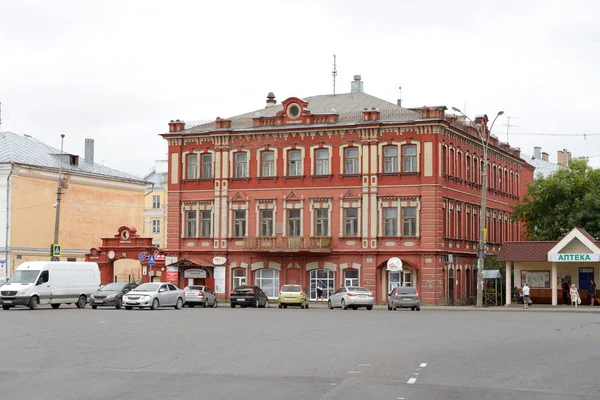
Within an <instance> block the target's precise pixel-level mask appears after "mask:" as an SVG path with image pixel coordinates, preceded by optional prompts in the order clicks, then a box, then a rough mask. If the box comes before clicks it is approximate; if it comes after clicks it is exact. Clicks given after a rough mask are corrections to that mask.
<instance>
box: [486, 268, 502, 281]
mask: <svg viewBox="0 0 600 400" xmlns="http://www.w3.org/2000/svg"><path fill="white" fill-rule="evenodd" d="M483 279H502V274H500V270H498V269H486V270H484V271H483Z"/></svg>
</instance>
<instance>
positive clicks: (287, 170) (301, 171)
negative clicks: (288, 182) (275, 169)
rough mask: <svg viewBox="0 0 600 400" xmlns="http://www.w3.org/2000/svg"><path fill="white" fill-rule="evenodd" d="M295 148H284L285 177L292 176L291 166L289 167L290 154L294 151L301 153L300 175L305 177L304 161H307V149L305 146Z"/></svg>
mask: <svg viewBox="0 0 600 400" xmlns="http://www.w3.org/2000/svg"><path fill="white" fill-rule="evenodd" d="M294 147H295V148H292V146H287V147H284V148H283V176H291V175H290V172H289V165H288V152H289V151H292V150H298V151H300V163H301V165H300V175H299V176H302V175H304V160H305V159H306V148H305V147H304V146H298V145H294Z"/></svg>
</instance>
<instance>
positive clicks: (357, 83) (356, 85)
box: [350, 75, 363, 93]
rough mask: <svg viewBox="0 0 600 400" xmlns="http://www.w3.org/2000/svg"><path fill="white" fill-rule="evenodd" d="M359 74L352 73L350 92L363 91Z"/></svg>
mask: <svg viewBox="0 0 600 400" xmlns="http://www.w3.org/2000/svg"><path fill="white" fill-rule="evenodd" d="M360 78H361V77H360V75H354V80H353V81H352V83H351V84H350V92H351V93H362V92H363V82H362V81H361V80H360Z"/></svg>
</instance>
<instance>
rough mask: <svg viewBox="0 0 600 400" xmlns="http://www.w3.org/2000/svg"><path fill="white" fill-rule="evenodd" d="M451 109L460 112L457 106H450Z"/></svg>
mask: <svg viewBox="0 0 600 400" xmlns="http://www.w3.org/2000/svg"><path fill="white" fill-rule="evenodd" d="M452 110H453V111H456V112H460V110H459V109H458V108H456V107H452Z"/></svg>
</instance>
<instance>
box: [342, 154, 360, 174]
mask: <svg viewBox="0 0 600 400" xmlns="http://www.w3.org/2000/svg"><path fill="white" fill-rule="evenodd" d="M344 173H345V174H358V148H357V147H347V148H346V149H345V150H344Z"/></svg>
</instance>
